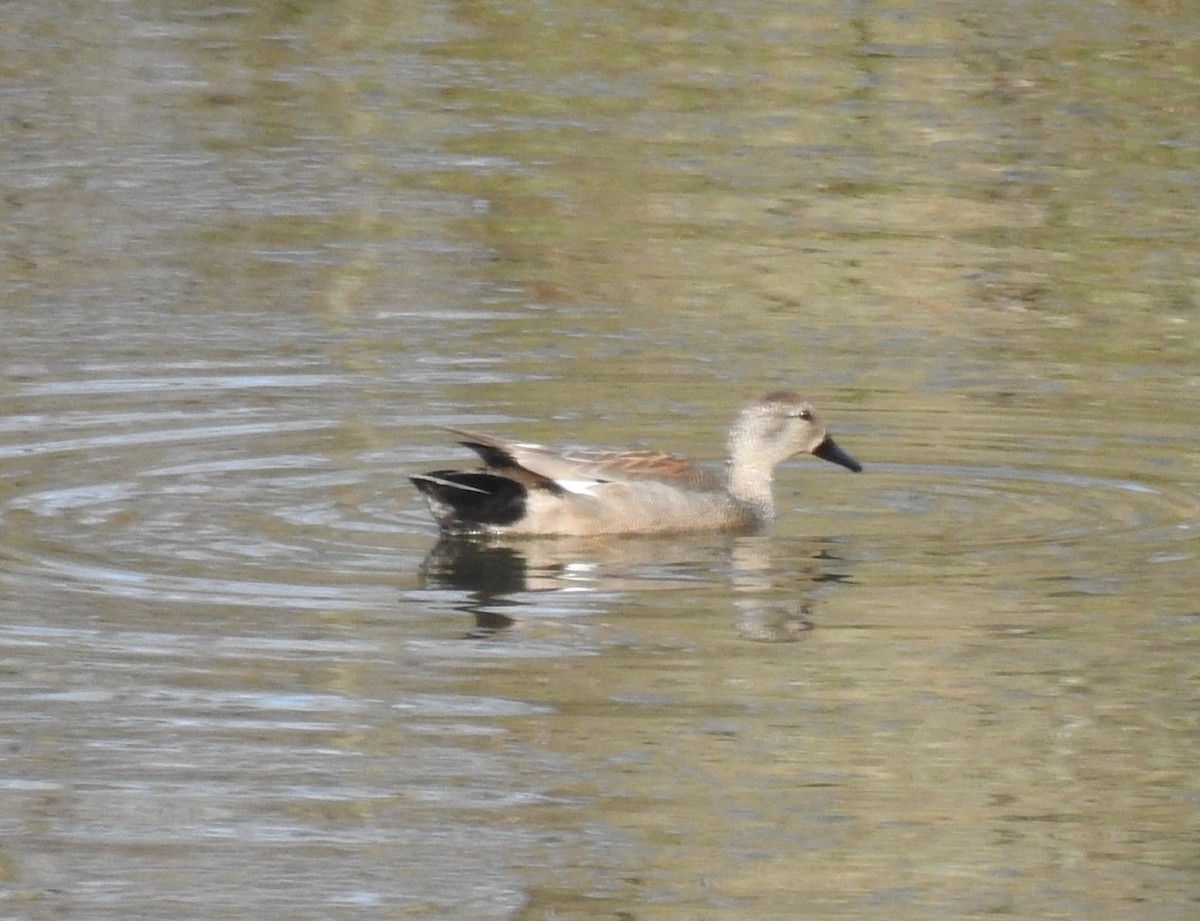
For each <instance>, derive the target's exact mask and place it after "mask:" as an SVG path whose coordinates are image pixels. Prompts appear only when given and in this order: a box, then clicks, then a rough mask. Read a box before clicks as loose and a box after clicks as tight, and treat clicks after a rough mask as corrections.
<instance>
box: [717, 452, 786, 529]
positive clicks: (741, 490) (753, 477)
mask: <svg viewBox="0 0 1200 921" xmlns="http://www.w3.org/2000/svg"><path fill="white" fill-rule="evenodd" d="M732 447H733V450H732V451H731V452H730V455H729V485H728V489H729V494H730V495H731V496H733V498H735V499H736V500H737V501H738V502H740V503H742V505H744V506H746V508H748V509H749V510H750V512H751V514H753V515H754V517H755V519H756V520H758V521H759V522H762V523H766V522H768V521H770V520H771V519H772V518H774V517H775V498H774V496H773V495H772V491H771V481H772V479H773V478H774V474H775V467H774V464H770V463H767V462H765V461H763V460H762V459H761V458H755V457H747V456H746V455H745V454H744V453H742V452H739V451H738V450H737V446H736V445H734V446H732Z"/></svg>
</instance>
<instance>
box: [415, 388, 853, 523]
mask: <svg viewBox="0 0 1200 921" xmlns="http://www.w3.org/2000/svg"><path fill="white" fill-rule="evenodd" d="M448 431H451V432H453V433H455V434H456V435H460V436H462V438H463V440H462V441H461V442H460V443H461V444H463V445H465V446H466V447H468V448H470V449H471V450H473V451H475V453H477V454H478V455H479V456H480V457H481V458H483V462H484V466H483V467H482V468H481V469H479V470H434V471H432V472H431V473H424V474H418V475H416V476H412V477H410V478H409V479H411V480H412V482H413V483H414V485H416V487H417V489H419V490H420V491H421V492H422V493H424V495H425V498H426V499H427V500H428V502H429V508H430V511H432V512H433V517H434V518H436V519H437V522H438V525H439V526H440V527H441V528H442V530H443V531H447V532H451V533H472V532H473V533H491V534H524V535H537V534H542V535H552V534H559V535H576V536H587V535H591V534H666V533H673V532H685V531H753V530H755V529H758V528H761V527H762V526H763V525H765V524H766V523H767V522H769V521H770V520H771V519H772V518H773V517H774V515H775V502H774V500H773V498H772V496H771V479H772V476H773V474H774V472H775V465H776V464H778V463H780V462H781V461H785V460H787V459H788V458H789V457H795V456H796V455H797V454H804V453H809V454H814V455H816V456H817V457H820V458H822V459H824V460H827V461H832V462H833V463H835V464H841V465H842V466H843V467H848V468H849V469H851V470H853V471H855V472H856V473H857V472H858V471H860V470H862V465H861V464H859V463H858V461H856V460H855V459H854V458H853V457H851V456H850V455H849V454H847V453H846V452H845V451H843V450H842V449H841V448H839V447H838V446H837V444H835V443H834V441H833V439H832V438H830V437H829V436H828V435H827V434H826V433H825V429H824V427H823V426H822V425H821V422H820V421H819V420H818V419H817V416H816V414H815V413H814V412H813V409H812V407H811V406H810V405H809V404H808V403H807V402H806V401H805V400H804V399H802V398H801V397H800V396H799V394H796V393H794V392H792V391H791V390H777V391H775V392H773V393H768V394H767V395H766V396H764V397H762V398H760V399H758V400H756V401H754V402H753V403H751V404H750V405H749V406H747V407H746V408H745V409H743V410H742V411H741V413H740V414H739V415H738V417H737V420H736V421H735V422H734V424H733V428H732V429H730V432H729V460H728V463H727V473H726V477H725V479H724V481H722V480H720V479H718V478H716V477H714V476H712V475H711V474H709V473H707V472H705V471H704V470H701V469H700V468H699V467H696V466H695V465H694V464H692V463H691V462H690V461H688V460H686V459H685V458H682V457H679V456H678V455H675V454H659V453H656V452H654V451H613V450H605V449H599V448H573V449H558V448H547V447H544V446H542V445H536V444H523V443H520V442H510V441H503V440H501V439H499V438H494V437H492V436H491V435H481V434H479V433H477V432H468V431H465V430H463V429H456V428H450V429H448Z"/></svg>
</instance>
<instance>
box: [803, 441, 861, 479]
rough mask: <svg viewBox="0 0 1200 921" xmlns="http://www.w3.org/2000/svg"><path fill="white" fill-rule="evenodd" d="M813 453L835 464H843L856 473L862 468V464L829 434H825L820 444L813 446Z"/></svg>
mask: <svg viewBox="0 0 1200 921" xmlns="http://www.w3.org/2000/svg"><path fill="white" fill-rule="evenodd" d="M812 453H813V454H814V455H815V456H816V457H819V458H821V460H827V461H831V462H833V463H835V464H841V465H842V466H843V467H846V468H848V469H850V470H853V471H854V472H855V473H858V472H859V471H860V470H862V464H860V463H859V462H858V461H856V460H855V459H854V458H853V457H851V456H850V455H849V454H847V453H846V452H845V451H843V450H842V449H841V448H839V447H838V446H837V442H836V441H834V440H833V439H832V438H830V437H829V436H828V435H826V436H825V438H824V440H823V441H822V442H821V443H820V444H819V445H817V446H816V447H815V448H813V450H812Z"/></svg>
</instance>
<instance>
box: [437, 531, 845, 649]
mask: <svg viewBox="0 0 1200 921" xmlns="http://www.w3.org/2000/svg"><path fill="white" fill-rule="evenodd" d="M771 548H772V539H771V537H769V536H768V535H751V536H728V535H723V536H718V537H716V538H714V537H713V536H712V535H708V536H706V537H700V538H697V537H692V538H691V539H690V540H689V539H684V538H679V537H671V538H667V537H652V538H629V537H624V538H611V537H609V538H596V537H590V538H542V539H530V538H523V539H520V540H501V539H496V538H487V537H479V536H460V535H453V536H443V537H442V538H441V539H440V540H438V542H437V543H436V544H435V545H434V547H433V548H432V549H431V550H430V552H429V555H428V556H427V557H426V558H425V560H424V562H423V564H422V566H421V578H422V588H424V589H427V590H434V591H444V592H448V593H455V594H457V595H460V596H461V597H460V598H458V599H456V600H455V601H454V602H452V607H453V608H454V609H455V610H459V611H462V612H464V613H467V614H470V615H471V616H472V617H473V618H474V619H475V626H474V629H473V630H471V631H470V633H469V634H468V636H471V637H480V636H489V635H492V634H494V633H496V632H497V631H499V630H503V629H505V628H508V627H511V626H513V625H514V624H516V623H517V622H518V621H520V620H521V619H522V617H523V616H529V615H530V614H535V613H536V612H537V611H538V609H539V608H545V606H546V598H547V597H552V596H554V595H565V594H568V593H570V594H585V595H603V596H611V595H614V594H621V593H638V592H645V591H664V590H680V589H682V590H688V589H692V590H694V589H696V587H697V586H698V585H709V586H713V587H715V588H717V590H718V591H719V590H720V588H721V586H722V585H724V586H726V587H727V588H728V589H729V604H730V607H731V612H732V614H733V619H734V623H735V624H736V629H737V632H738V635H739V636H741V637H743V638H744V639H748V640H754V641H758V642H771V643H778V642H793V641H795V640H798V639H800V638H801V637H802V636H803V635H804V634H805V633H806V632H807V631H808V630H810V629H812V626H813V624H812V621H811V620H809V619H808V614H809V613H810V605H809V604H807V603H805V602H803V601H799V600H794V599H791V598H789V599H780V598H779V595H780V589H779V587H778V586H777V584H776V583H777V577H776V574H775V569H774V567H773V564H772V554H771ZM806 559H807V562H806V563H805V564H804V565H803V566H801V567H800V572H799V573H796V572H792V573H790V574H789V575H790V578H789V583H793V584H794V582H795V580H796V579H797V577H799V579H800V580H801V582H809V583H812V584H813V585H818V584H821V583H836V582H849V581H851V580H850V577H849V576H848V575H847V574H846V572H845V571H844V570H845V565H846V561H845V560H844V559H843V558H842V557H841V556H839V555H838V554H837V552H836V550H831V549H830V548H829V547H828V546H818V547H816V548H814V549H812V550H811V552H810V553H809V554H808V555H807V557H806Z"/></svg>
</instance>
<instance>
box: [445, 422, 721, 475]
mask: <svg viewBox="0 0 1200 921" xmlns="http://www.w3.org/2000/svg"><path fill="white" fill-rule="evenodd" d="M447 430H448V431H450V432H453V433H454V434H455V435H459V436H461V437H462V438H463V439H464V440H463V441H461V442H460V443H461V444H462V445H464V446H465V447H468V448H470V449H471V450H472V451H474V452H475V453H477V454H478V455H479V456H480V457H481V458H483V461H484V463H485V464H487V465H488V467H490V468H492V469H494V470H497V471H503V472H506V473H507V472H509V471H510V470H511V469H512V468H519V469H521V470H526V471H529V472H531V473H533V474H536V475H537V476H540V477H544V478H545V479H546V480H549V481H552V482H554V483H559V484H562V483H564V482H571V481H579V480H592V481H599V482H630V481H637V480H654V481H658V482H664V483H673V484H676V485H678V486H684V487H691V488H711V487H717V486H719V484H717V483H716V482H715V481H714V479H713V477H712V476H711V475H710V474H709V473H708V472H706V471H704V470H702V469H700V468H699V467H697V466H696V465H695V464H693V463H692V462H691V461H689V460H688V459H687V458H685V457H680V456H679V455H678V454H663V453H660V452H658V451H626V450H619V449H617V450H614V449H610V448H586V447H581V448H552V447H547V446H546V445H539V444H529V443H525V442H513V441H504V440H501V439H499V438H495V437H494V436H492V435H484V434H482V433H479V432H471V431H468V430H466V429H459V428H447Z"/></svg>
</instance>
